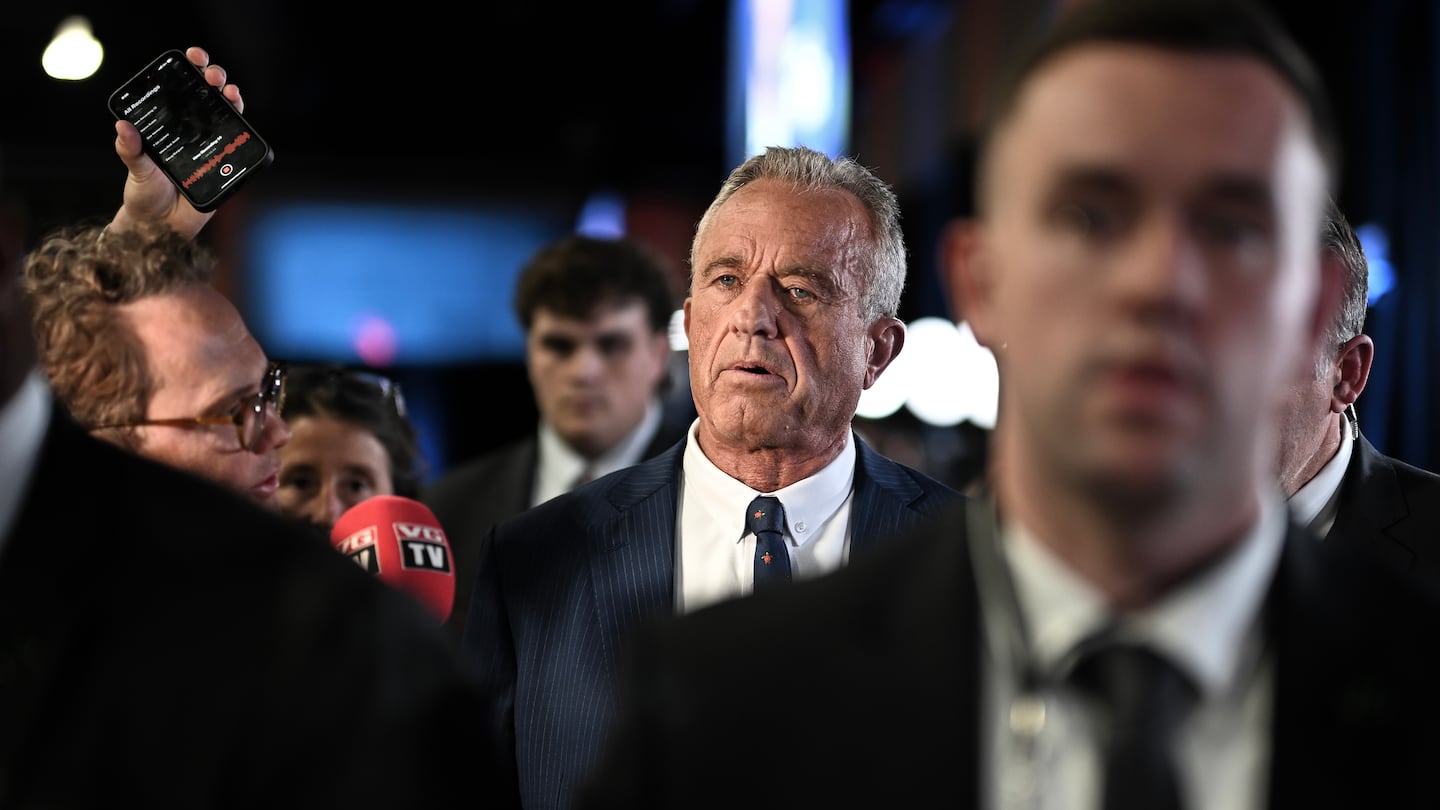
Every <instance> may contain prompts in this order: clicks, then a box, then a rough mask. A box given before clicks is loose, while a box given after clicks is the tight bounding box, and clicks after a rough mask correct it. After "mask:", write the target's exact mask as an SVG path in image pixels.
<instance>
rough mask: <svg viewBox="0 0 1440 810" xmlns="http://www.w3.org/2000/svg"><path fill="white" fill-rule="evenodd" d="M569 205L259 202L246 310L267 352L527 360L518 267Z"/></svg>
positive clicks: (431, 361)
mask: <svg viewBox="0 0 1440 810" xmlns="http://www.w3.org/2000/svg"><path fill="white" fill-rule="evenodd" d="M573 229H574V220H573V212H568V211H562V210H559V207H558V206H557V207H556V209H555V210H547V209H541V208H536V207H526V206H523V205H517V204H510V203H507V204H503V205H502V204H497V205H495V206H493V207H483V206H482V207H443V206H436V207H427V206H419V205H413V206H412V205H385V204H364V205H355V204H337V203H308V204H290V205H281V206H274V207H268V208H266V209H265V210H264V211H257V212H256V213H255V215H254V218H253V219H252V220H251V222H250V223H249V226H248V228H247V232H246V237H245V239H244V255H245V257H246V266H245V271H244V279H245V282H244V287H243V291H244V300H245V303H246V312H245V318H246V321H247V322H248V323H249V325H250V327H251V330H252V331H253V332H254V334H255V336H256V338H257V339H258V340H259V341H260V344H261V345H262V346H264V347H265V351H266V353H267V354H269V355H270V356H271V357H275V358H281V359H300V358H304V359H325V360H331V361H336V362H349V363H363V364H365V365H369V366H372V367H383V366H389V365H405V366H434V365H453V364H461V363H475V362H496V361H509V360H514V361H522V360H523V357H524V334H523V332H522V331H521V328H520V324H519V323H518V322H517V321H516V320H515V316H514V314H513V313H512V312H511V298H512V295H513V291H514V284H515V279H516V277H517V275H518V274H519V271H520V267H521V265H523V264H524V263H525V261H526V260H528V259H529V258H530V256H531V254H533V253H534V252H535V251H536V250H538V249H539V248H540V247H541V246H542V245H543V244H545V243H547V242H549V241H551V240H553V239H556V238H558V237H559V236H561V235H562V234H564V233H567V232H569V231H571V230H573Z"/></svg>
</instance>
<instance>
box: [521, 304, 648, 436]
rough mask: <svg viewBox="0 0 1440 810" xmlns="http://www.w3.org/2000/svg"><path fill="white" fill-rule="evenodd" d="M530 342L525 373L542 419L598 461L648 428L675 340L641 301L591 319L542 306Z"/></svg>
mask: <svg viewBox="0 0 1440 810" xmlns="http://www.w3.org/2000/svg"><path fill="white" fill-rule="evenodd" d="M525 341H526V347H525V367H526V371H527V372H528V374H529V377H530V384H531V386H532V387H533V388H534V390H535V403H536V406H537V407H538V408H539V410H540V416H541V418H542V419H544V420H545V421H546V422H547V423H548V424H549V425H550V426H551V427H552V428H554V429H555V431H556V432H557V433H559V434H560V437H561V438H562V439H564V440H565V442H566V443H567V444H569V445H570V446H571V447H572V448H574V449H575V451H576V452H578V453H580V454H581V455H583V456H586V457H590V458H593V457H595V456H598V455H600V454H601V453H604V452H605V451H606V450H609V449H610V448H612V447H614V446H615V445H617V444H619V443H620V441H621V440H622V439H623V438H625V436H626V434H628V433H629V432H630V431H632V430H634V429H635V428H636V426H638V425H639V424H640V420H641V419H642V418H644V416H645V408H646V406H647V405H648V404H649V403H650V401H651V399H652V398H654V397H655V395H656V392H657V391H658V388H659V385H660V381H661V380H662V379H663V378H664V376H665V368H666V360H667V358H668V357H669V351H670V344H669V338H668V336H667V335H666V334H665V333H664V332H660V333H659V334H656V333H655V332H653V331H652V330H651V329H650V322H649V318H648V317H647V314H646V309H645V303H644V302H643V301H641V300H639V299H630V300H626V301H624V302H622V303H619V304H609V305H606V304H602V305H600V306H599V307H597V308H596V309H595V310H594V311H593V312H592V313H591V316H590V317H589V318H588V319H579V318H570V317H565V316H561V315H557V314H556V313H555V312H553V311H551V310H548V309H545V308H543V307H541V308H540V309H537V310H536V311H535V317H534V320H533V321H532V322H531V325H530V331H529V333H528V334H527V335H526V337H525Z"/></svg>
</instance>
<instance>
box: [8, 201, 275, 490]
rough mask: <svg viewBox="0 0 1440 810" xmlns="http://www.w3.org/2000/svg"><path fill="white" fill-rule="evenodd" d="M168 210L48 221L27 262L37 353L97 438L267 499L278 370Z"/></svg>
mask: <svg viewBox="0 0 1440 810" xmlns="http://www.w3.org/2000/svg"><path fill="white" fill-rule="evenodd" d="M213 267H214V259H213V257H212V256H211V255H210V253H209V252H208V251H207V250H206V249H205V248H204V247H203V246H201V245H200V244H198V243H196V242H195V241H193V240H192V239H189V238H187V237H186V236H184V235H181V234H179V233H176V232H175V231H174V230H172V229H171V228H170V227H169V226H168V225H167V224H166V223H164V222H161V221H146V222H139V223H135V224H134V225H132V226H129V227H126V228H124V229H119V228H115V227H113V226H112V227H108V228H105V229H102V228H99V227H74V228H65V229H61V230H58V231H55V232H53V233H52V234H50V236H48V237H47V238H46V239H45V241H44V242H43V243H42V244H41V245H40V246H39V247H38V248H37V249H36V250H34V251H33V252H32V253H31V254H30V255H29V256H28V257H27V259H26V262H25V275H24V282H23V283H24V287H25V292H26V294H27V296H28V297H29V300H30V303H31V306H32V308H33V310H34V323H35V326H36V337H37V339H38V342H39V344H40V356H41V363H42V366H43V367H44V370H45V372H46V374H47V375H48V377H49V378H50V383H51V385H52V387H53V390H54V392H55V394H56V396H57V397H58V398H59V399H60V401H61V402H62V403H63V404H64V405H65V407H66V408H67V409H68V410H69V412H70V414H71V416H73V417H74V418H75V420H76V421H78V422H79V423H80V424H81V425H83V426H85V427H86V428H88V429H89V430H90V431H92V432H93V433H94V434H95V435H96V436H98V437H101V438H104V439H107V440H109V441H112V442H114V443H116V444H118V445H120V446H122V447H125V448H127V449H129V450H132V451H134V452H136V453H139V454H140V455H144V456H148V457H150V458H153V459H155V460H157V461H162V462H165V463H167V464H170V465H171V466H174V467H178V468H180V469H183V470H187V471H189V472H192V473H195V474H197V475H200V476H202V477H204V478H208V479H210V480H212V481H216V482H218V483H220V484H223V485H225V486H227V487H229V488H231V489H234V490H237V491H239V492H241V493H244V494H245V495H247V496H249V497H250V498H252V499H254V500H255V501H257V502H259V503H261V504H264V505H266V506H273V504H274V501H275V489H276V481H277V477H276V476H277V473H278V472H279V469H280V459H279V449H280V447H281V446H283V445H284V444H285V443H286V442H287V441H289V439H290V430H289V428H287V427H286V425H285V422H284V420H283V419H281V418H280V413H279V409H280V405H281V401H282V397H283V394H284V371H283V369H282V368H280V367H279V366H276V365H273V364H270V363H269V362H267V360H266V357H265V353H264V351H262V350H261V348H260V344H259V343H257V342H256V340H255V338H254V337H253V336H252V335H251V334H250V330H249V329H247V328H246V326H245V322H244V321H243V320H242V319H241V317H240V313H239V312H238V311H236V309H235V306H234V305H233V304H232V303H231V302H230V301H229V300H228V299H227V298H226V297H225V296H224V295H223V294H221V293H220V292H219V291H218V290H217V289H215V288H214V286H212V284H211V273H212V270H213Z"/></svg>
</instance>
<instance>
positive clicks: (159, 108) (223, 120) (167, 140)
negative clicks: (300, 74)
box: [110, 50, 275, 211]
mask: <svg viewBox="0 0 1440 810" xmlns="http://www.w3.org/2000/svg"><path fill="white" fill-rule="evenodd" d="M110 112H111V113H112V114H114V116H115V117H116V118H117V119H123V120H125V121H129V122H130V123H132V124H134V125H135V128H136V129H138V130H139V131H140V139H141V142H142V144H143V148H144V150H145V154H147V155H149V156H150V158H151V159H152V160H154V161H155V164H156V165H157V166H159V167H160V170H161V171H163V172H165V175H166V176H167V177H169V178H170V181H171V182H173V183H174V184H175V187H176V188H177V189H179V191H180V193H181V194H182V195H184V197H185V199H186V200H189V202H190V204H191V205H192V206H194V207H195V210H197V211H214V210H215V209H216V208H217V207H219V205H220V203H222V202H224V201H225V200H226V199H228V198H229V197H230V195H232V194H234V193H235V191H236V189H238V188H239V187H240V185H241V184H242V183H244V182H245V181H246V180H247V179H249V178H250V177H252V176H253V175H254V174H255V172H257V171H258V170H260V169H261V168H263V167H265V166H268V165H269V164H270V162H271V161H272V160H274V159H275V153H274V152H273V151H272V150H271V148H270V144H269V143H268V142H266V140H265V139H264V138H262V137H260V133H258V132H256V131H255V128H254V127H253V126H251V125H250V122H249V121H247V120H245V118H244V116H242V115H241V114H240V113H239V112H238V111H236V109H235V108H234V107H233V106H231V104H230V102H229V101H228V100H227V99H226V98H225V96H224V95H222V94H221V93H220V88H218V87H214V86H212V85H210V84H209V83H208V82H206V81H205V76H204V74H203V73H201V71H200V69H199V68H197V67H195V66H194V65H192V64H190V60H188V59H186V58H185V54H184V53H183V52H181V51H179V50H169V51H166V52H164V53H162V54H160V55H159V56H158V57H156V58H155V60H154V61H152V62H151V63H150V64H149V65H146V66H145V69H144V70H142V71H140V72H139V73H137V74H135V76H134V77H132V78H131V79H130V80H129V81H127V82H125V84H124V85H122V86H121V87H120V89H118V90H116V91H115V92H114V93H112V94H110Z"/></svg>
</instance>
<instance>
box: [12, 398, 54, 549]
mask: <svg viewBox="0 0 1440 810" xmlns="http://www.w3.org/2000/svg"><path fill="white" fill-rule="evenodd" d="M49 427H50V388H49V386H48V385H47V384H46V382H45V378H44V376H43V375H42V374H41V373H40V371H39V370H35V371H31V372H30V375H29V376H27V377H26V378H25V382H23V383H21V384H20V389H19V390H18V391H16V392H15V396H13V397H11V398H10V401H9V402H6V403H5V404H4V407H0V546H3V545H4V542H5V539H6V538H8V537H9V536H10V528H11V527H12V526H14V525H15V520H16V518H18V517H19V515H20V506H21V504H22V503H23V501H24V497H25V493H26V492H27V491H28V490H29V488H30V486H29V485H30V478H31V476H32V475H34V473H35V464H36V461H37V460H38V459H39V457H40V445H41V443H43V442H44V440H45V431H46V430H48V429H49Z"/></svg>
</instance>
